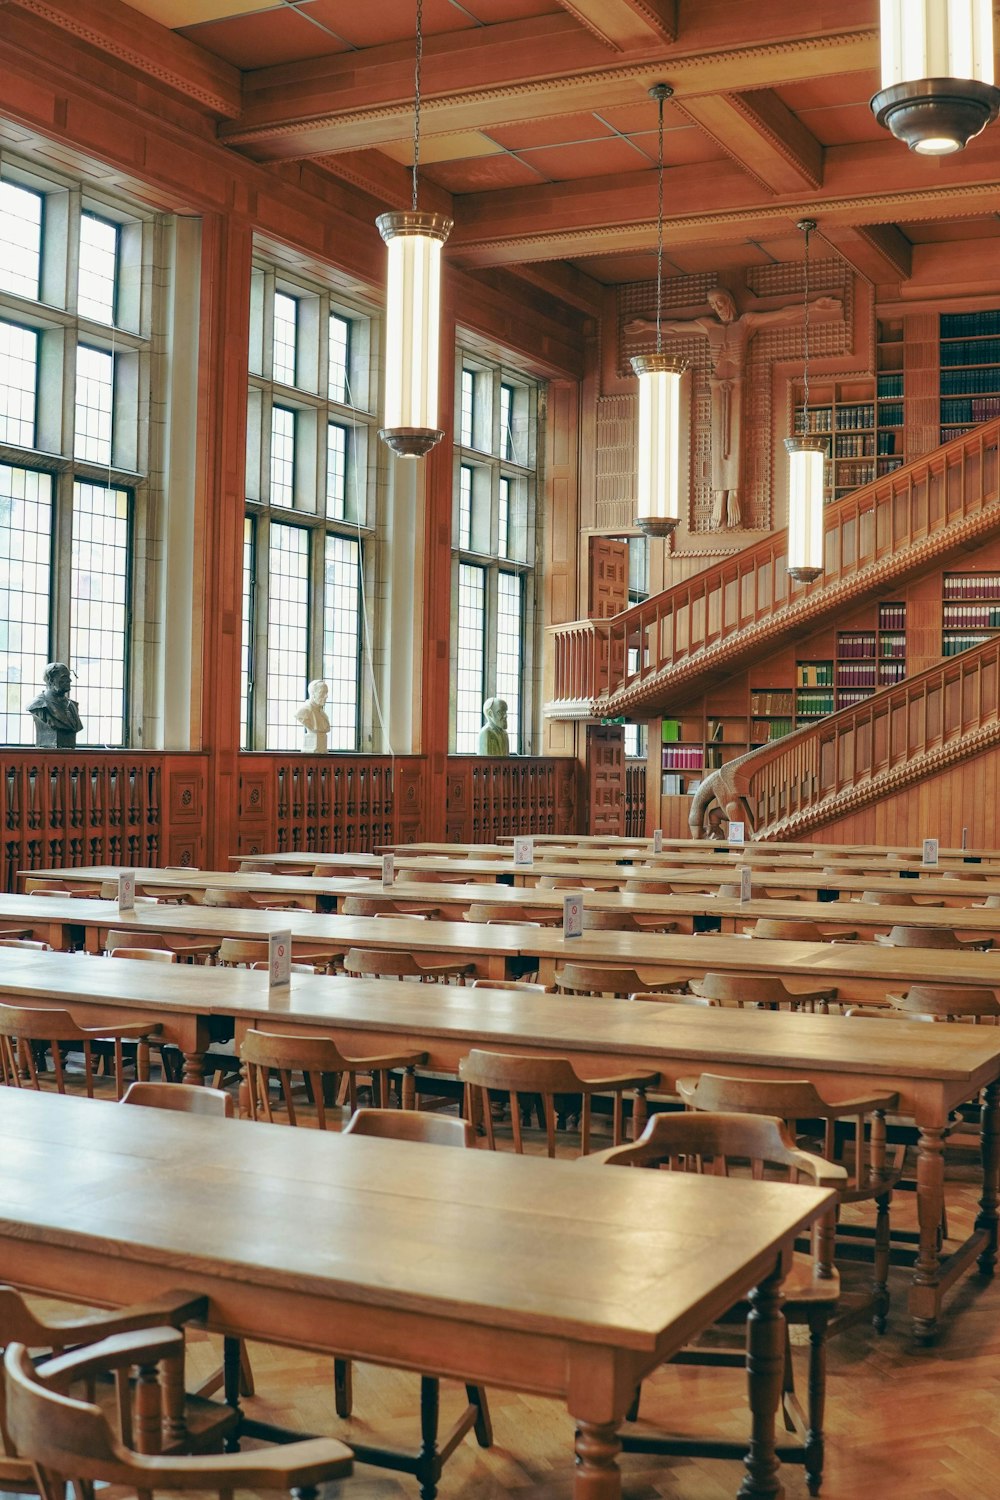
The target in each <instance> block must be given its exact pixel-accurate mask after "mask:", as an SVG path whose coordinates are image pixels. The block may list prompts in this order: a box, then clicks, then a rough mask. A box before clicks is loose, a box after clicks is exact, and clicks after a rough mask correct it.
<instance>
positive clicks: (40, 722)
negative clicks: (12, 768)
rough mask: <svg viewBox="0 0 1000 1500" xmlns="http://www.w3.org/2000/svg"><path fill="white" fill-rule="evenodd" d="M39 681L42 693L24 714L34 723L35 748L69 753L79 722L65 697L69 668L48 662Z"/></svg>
mask: <svg viewBox="0 0 1000 1500" xmlns="http://www.w3.org/2000/svg"><path fill="white" fill-rule="evenodd" d="M42 680H43V682H44V683H45V690H44V692H41V693H39V695H38V697H37V698H34V699H32V701H31V702H30V703H29V704H28V707H27V710H26V711H27V712H28V713H29V714H30V715H31V717H32V718H33V719H34V721H35V744H36V745H38V746H40V747H41V748H42V749H46V750H73V749H75V748H76V737H77V735H78V734H79V732H80V730H81V729H82V728H83V720H82V719H81V718H80V711H79V709H78V708H77V706H76V704H75V703H74V701H73V699H72V698H71V697H70V695H69V691H70V686H71V684H72V677H71V675H70V670H69V667H67V665H66V663H65V662H62V661H50V662H49V664H48V666H47V667H46V668H45V672H44V674H43V677H42Z"/></svg>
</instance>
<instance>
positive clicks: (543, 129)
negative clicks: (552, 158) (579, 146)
mask: <svg viewBox="0 0 1000 1500" xmlns="http://www.w3.org/2000/svg"><path fill="white" fill-rule="evenodd" d="M612 134H613V131H612V130H611V128H610V126H608V125H605V124H604V123H603V121H601V120H599V119H597V118H596V116H594V115H592V114H587V113H584V114H579V115H557V116H556V117H555V118H554V119H551V120H524V121H523V122H521V123H518V124H513V125H496V126H494V127H493V128H492V129H491V130H490V135H491V136H492V137H493V139H494V140H495V141H499V143H500V145H501V146H506V147H507V149H508V150H510V151H520V150H522V149H523V148H525V147H528V146H565V145H570V144H572V143H573V142H576V141H592V140H595V139H598V138H599V137H604V138H607V137H608V136H611V135H612Z"/></svg>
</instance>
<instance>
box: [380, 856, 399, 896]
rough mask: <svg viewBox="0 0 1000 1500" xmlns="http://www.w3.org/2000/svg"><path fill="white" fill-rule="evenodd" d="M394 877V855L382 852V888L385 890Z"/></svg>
mask: <svg viewBox="0 0 1000 1500" xmlns="http://www.w3.org/2000/svg"><path fill="white" fill-rule="evenodd" d="M395 878H396V856H395V855H394V854H383V856H382V889H383V890H384V891H387V890H388V889H389V887H390V886H391V885H392V883H393V881H394V880H395Z"/></svg>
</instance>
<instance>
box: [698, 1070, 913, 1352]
mask: <svg viewBox="0 0 1000 1500" xmlns="http://www.w3.org/2000/svg"><path fill="white" fill-rule="evenodd" d="M677 1092H678V1094H679V1095H680V1097H681V1098H682V1099H683V1101H684V1103H685V1104H686V1105H687V1106H688V1108H689V1109H696V1110H703V1111H708V1112H710V1113H715V1114H718V1113H723V1114H727V1113H739V1114H751V1115H769V1116H771V1117H777V1118H778V1119H780V1120H783V1121H784V1122H785V1124H786V1125H787V1126H788V1128H789V1130H790V1131H792V1133H793V1135H794V1136H795V1137H796V1138H798V1137H799V1136H800V1135H806V1136H807V1138H808V1140H809V1145H810V1148H811V1149H812V1150H814V1151H817V1152H818V1153H820V1154H821V1155H822V1156H823V1157H824V1159H825V1160H826V1161H831V1162H833V1161H835V1162H837V1164H838V1165H840V1166H844V1167H846V1163H845V1162H844V1160H843V1159H842V1151H841V1150H840V1144H841V1143H840V1142H839V1140H838V1130H841V1129H842V1128H843V1127H842V1123H841V1122H847V1121H850V1122H851V1123H852V1125H853V1131H852V1137H853V1143H854V1150H853V1155H852V1158H851V1166H850V1168H849V1169H848V1170H847V1175H846V1178H845V1180H844V1182H843V1183H842V1184H841V1186H840V1187H839V1189H838V1194H839V1197H840V1202H841V1204H845V1203H867V1202H874V1203H875V1230H874V1250H873V1256H874V1268H873V1277H872V1289H871V1299H870V1302H868V1303H866V1302H864V1301H861V1300H859V1299H855V1301H854V1302H853V1304H851V1306H850V1307H846V1306H845V1308H844V1310H843V1313H842V1315H841V1316H840V1318H839V1319H838V1321H839V1323H840V1325H841V1326H844V1324H846V1322H847V1320H848V1317H850V1318H854V1317H856V1316H857V1314H858V1313H863V1312H867V1311H868V1309H869V1307H870V1310H871V1319H872V1326H873V1327H874V1329H875V1331H876V1332H877V1333H884V1332H885V1327H886V1318H887V1316H888V1311H889V1251H890V1229H889V1205H890V1203H891V1202H892V1190H893V1188H894V1187H895V1186H896V1184H897V1183H898V1181H899V1179H900V1177H901V1176H902V1171H903V1162H902V1152H899V1153H898V1155H897V1159H896V1160H894V1161H893V1162H890V1161H889V1159H888V1156H887V1151H886V1123H885V1117H886V1114H887V1113H888V1112H889V1111H890V1110H894V1109H896V1108H897V1107H898V1105H899V1095H898V1094H885V1093H883V1094H867V1095H861V1096H856V1097H853V1098H849V1099H837V1100H830V1099H827V1098H826V1097H825V1096H824V1095H823V1094H821V1093H820V1092H819V1090H818V1089H817V1088H816V1086H815V1085H814V1084H813V1083H811V1082H810V1081H809V1080H808V1079H802V1080H799V1079H790V1080H785V1079H780V1078H779V1079H769V1078H764V1079H759V1078H725V1077H721V1076H719V1075H718V1074H715V1073H702V1075H701V1077H700V1078H678V1080H677ZM813 1122H815V1124H816V1125H817V1126H818V1127H820V1130H821V1135H822V1138H821V1140H818V1141H817V1140H814V1139H813V1136H814V1135H815V1134H816V1129H815V1128H814V1124H813ZM866 1143H867V1144H866ZM849 1237H850V1238H852V1239H857V1238H858V1237H859V1236H858V1235H855V1234H854V1233H853V1228H852V1230H851V1231H850V1235H849Z"/></svg>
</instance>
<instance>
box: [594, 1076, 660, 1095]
mask: <svg viewBox="0 0 1000 1500" xmlns="http://www.w3.org/2000/svg"><path fill="white" fill-rule="evenodd" d="M659 1082H660V1075H659V1073H608V1074H606V1075H605V1077H603V1078H581V1079H580V1089H581V1092H582V1093H585V1094H598V1093H600V1092H601V1090H602V1089H655V1088H657V1087H658V1086H659Z"/></svg>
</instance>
